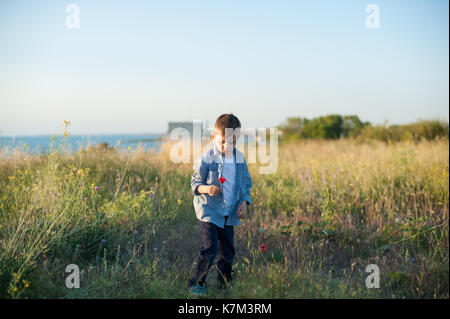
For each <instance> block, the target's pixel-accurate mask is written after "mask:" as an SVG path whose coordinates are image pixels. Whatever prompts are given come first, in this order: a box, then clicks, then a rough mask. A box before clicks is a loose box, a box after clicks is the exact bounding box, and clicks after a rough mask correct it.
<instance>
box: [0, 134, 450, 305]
mask: <svg viewBox="0 0 450 319" xmlns="http://www.w3.org/2000/svg"><path fill="white" fill-rule="evenodd" d="M68 138H70V137H68ZM168 152H169V151H168V147H166V148H165V151H163V152H161V153H160V154H152V153H145V152H142V151H129V152H118V151H116V150H114V149H108V148H101V147H97V148H88V149H84V150H81V151H79V152H78V153H77V154H72V155H71V154H66V153H64V152H62V151H61V150H60V149H58V146H57V145H55V146H54V148H53V150H52V152H51V153H50V154H49V155H33V156H32V155H27V153H25V152H19V151H18V152H16V153H15V154H14V155H13V156H12V157H7V156H4V155H2V156H1V157H0V192H1V193H0V254H1V255H0V296H1V298H193V297H192V296H190V295H189V294H188V291H187V289H186V281H187V279H188V278H189V275H190V273H191V270H192V265H193V262H194V259H195V255H196V253H197V250H198V248H199V246H200V243H199V238H198V235H197V229H198V222H197V220H196V219H195V214H194V211H193V205H192V198H193V195H192V192H191V189H190V178H191V174H192V164H175V163H173V162H172V161H170V159H169V155H168ZM249 170H250V173H251V175H252V178H253V188H252V191H251V197H252V200H253V205H252V208H251V211H250V217H249V218H248V219H246V220H243V221H242V224H241V225H240V226H238V227H237V228H236V230H235V231H236V232H235V241H236V246H237V252H236V259H235V263H234V265H233V270H234V274H233V275H234V289H232V290H228V291H225V292H224V291H220V290H218V289H216V287H215V282H216V269H214V268H212V269H211V274H210V275H209V277H208V282H209V289H208V297H209V298H449V255H448V251H449V247H448V245H449V241H448V230H449V224H448V220H449V179H448V178H449V141H448V139H441V140H435V141H425V140H423V141H420V142H418V143H414V142H407V141H406V142H399V143H384V142H380V141H366V142H364V143H360V142H356V141H353V140H351V139H342V140H335V141H326V140H301V141H297V142H294V141H293V142H288V143H282V144H280V146H279V166H278V170H277V172H276V174H270V175H261V174H259V165H258V164H249ZM261 244H265V245H266V250H265V251H264V252H262V251H260V248H259V247H260V245H261ZM69 264H76V265H78V266H79V269H80V271H81V274H80V275H81V279H80V288H78V289H68V288H67V287H66V278H67V276H68V275H69V273H66V266H67V265H69ZM369 264H376V265H377V266H378V267H379V269H380V280H379V283H380V288H371V289H369V288H367V287H366V278H367V276H369V275H370V273H369V272H366V267H367V266H368V265H369Z"/></svg>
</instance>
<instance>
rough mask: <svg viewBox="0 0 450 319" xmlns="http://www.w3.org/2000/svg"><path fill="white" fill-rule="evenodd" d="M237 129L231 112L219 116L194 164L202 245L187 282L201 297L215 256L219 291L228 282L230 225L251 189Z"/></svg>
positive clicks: (243, 213)
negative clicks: (218, 257)
mask: <svg viewBox="0 0 450 319" xmlns="http://www.w3.org/2000/svg"><path fill="white" fill-rule="evenodd" d="M240 128H241V123H240V122H239V119H238V118H237V117H236V116H235V115H233V114H232V113H230V114H222V115H221V116H219V118H217V120H216V123H215V125H214V130H213V132H212V134H211V140H212V147H211V148H210V149H209V150H207V151H206V152H204V153H203V154H202V156H201V157H200V158H199V159H197V160H196V161H195V163H194V173H193V174H192V178H191V187H192V192H193V194H194V208H195V213H196V215H197V219H198V220H199V221H200V238H201V243H202V247H201V248H200V252H199V254H198V256H197V260H196V263H195V269H194V272H193V276H192V278H190V279H189V282H188V285H189V287H190V290H191V292H192V293H195V294H200V295H204V294H205V288H206V276H207V274H208V271H209V270H210V268H211V266H212V264H213V261H214V258H215V257H216V255H217V253H219V255H220V259H219V261H218V262H217V278H218V281H219V288H225V287H226V286H227V284H229V283H230V282H231V268H232V263H233V258H234V255H235V250H234V238H233V237H234V226H237V225H239V224H240V220H239V219H240V218H246V216H247V207H248V205H250V204H251V200H250V188H251V187H252V180H251V177H250V174H249V172H248V167H247V163H246V161H245V158H244V155H243V154H242V152H240V151H239V150H237V149H236V142H237V140H238V138H239V133H240ZM230 131H231V132H230ZM230 133H231V134H230Z"/></svg>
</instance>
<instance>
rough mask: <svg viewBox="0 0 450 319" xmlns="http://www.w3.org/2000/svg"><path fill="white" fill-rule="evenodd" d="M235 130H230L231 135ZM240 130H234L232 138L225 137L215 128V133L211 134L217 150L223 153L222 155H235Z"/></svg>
mask: <svg viewBox="0 0 450 319" xmlns="http://www.w3.org/2000/svg"><path fill="white" fill-rule="evenodd" d="M232 131H233V130H230V133H231V132H232ZM239 135H240V130H239V128H237V129H236V130H234V132H233V134H230V136H226V137H225V136H223V135H222V133H221V132H220V131H219V130H218V129H216V128H214V130H213V132H212V133H211V139H212V140H213V142H214V144H215V145H216V147H217V149H218V150H219V151H220V152H221V153H222V155H225V154H231V155H232V154H233V149H234V148H235V147H236V143H237V140H238V139H239Z"/></svg>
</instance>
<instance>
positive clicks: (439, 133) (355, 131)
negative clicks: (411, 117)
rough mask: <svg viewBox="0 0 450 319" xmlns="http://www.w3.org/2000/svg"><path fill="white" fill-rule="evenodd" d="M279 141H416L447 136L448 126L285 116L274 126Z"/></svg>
mask: <svg viewBox="0 0 450 319" xmlns="http://www.w3.org/2000/svg"><path fill="white" fill-rule="evenodd" d="M277 127H278V130H279V134H280V140H281V141H285V140H295V139H340V138H353V139H357V140H367V139H375V140H382V141H385V142H396V141H405V140H414V141H420V140H421V139H426V140H434V139H436V138H448V137H449V125H448V123H447V122H444V121H442V120H418V121H417V122H415V123H410V124H401V125H388V124H387V123H385V124H383V125H372V124H371V123H370V122H363V121H361V120H360V119H359V118H358V116H356V115H344V116H342V115H338V114H331V115H326V116H320V117H316V118H313V119H308V118H304V117H289V118H287V120H286V121H285V123H283V124H281V125H279V126H277Z"/></svg>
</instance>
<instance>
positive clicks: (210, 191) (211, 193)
mask: <svg viewBox="0 0 450 319" xmlns="http://www.w3.org/2000/svg"><path fill="white" fill-rule="evenodd" d="M221 191H222V188H220V187H217V186H216V185H211V186H209V187H208V195H209V196H216V195H218V194H219V193H220V192H221Z"/></svg>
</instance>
